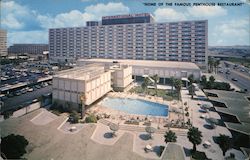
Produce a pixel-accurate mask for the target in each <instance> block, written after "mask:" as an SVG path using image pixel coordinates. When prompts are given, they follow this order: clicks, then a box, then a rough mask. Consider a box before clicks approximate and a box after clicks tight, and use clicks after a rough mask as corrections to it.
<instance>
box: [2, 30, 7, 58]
mask: <svg viewBox="0 0 250 160" xmlns="http://www.w3.org/2000/svg"><path fill="white" fill-rule="evenodd" d="M7 54H8V53H7V31H6V30H3V29H0V56H7Z"/></svg>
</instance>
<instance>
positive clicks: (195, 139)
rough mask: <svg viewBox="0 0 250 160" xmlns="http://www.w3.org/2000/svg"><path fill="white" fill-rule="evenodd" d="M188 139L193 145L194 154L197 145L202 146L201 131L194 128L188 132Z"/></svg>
mask: <svg viewBox="0 0 250 160" xmlns="http://www.w3.org/2000/svg"><path fill="white" fill-rule="evenodd" d="M187 137H188V139H189V141H190V142H191V143H192V144H193V152H196V145H199V144H201V141H202V140H201V137H202V134H201V131H199V129H198V128H196V127H192V128H190V129H189V130H188V133H187Z"/></svg>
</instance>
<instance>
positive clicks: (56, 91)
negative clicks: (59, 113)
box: [52, 64, 132, 109]
mask: <svg viewBox="0 0 250 160" xmlns="http://www.w3.org/2000/svg"><path fill="white" fill-rule="evenodd" d="M131 83H132V68H131V67H130V66H128V65H119V66H115V65H113V66H110V65H102V64H91V65H85V66H84V67H76V68H74V69H69V70H65V71H61V72H59V73H58V74H56V75H54V76H53V96H52V97H53V101H54V102H55V101H56V102H57V103H58V104H62V105H63V106H64V107H68V106H67V105H70V106H71V107H73V108H75V109H79V105H80V104H81V103H83V104H84V105H91V104H92V103H94V102H95V101H96V100H98V99H100V98H101V97H103V96H104V95H105V94H106V93H108V92H109V91H111V90H112V88H113V89H114V90H118V91H123V90H124V89H125V88H126V87H127V86H128V85H130V84H131ZM81 97H83V99H84V100H83V102H82V101H81Z"/></svg>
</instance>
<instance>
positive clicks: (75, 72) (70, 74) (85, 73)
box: [54, 64, 105, 80]
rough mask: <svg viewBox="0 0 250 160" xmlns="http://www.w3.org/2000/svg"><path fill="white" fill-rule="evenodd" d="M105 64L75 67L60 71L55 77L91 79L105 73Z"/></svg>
mask: <svg viewBox="0 0 250 160" xmlns="http://www.w3.org/2000/svg"><path fill="white" fill-rule="evenodd" d="M104 72H105V69H104V66H100V65H95V64H94V65H88V66H84V67H75V68H73V69H68V70H65V71H61V72H58V73H57V74H56V75H54V77H58V78H66V79H75V80H89V79H92V78H95V77H97V76H99V75H100V74H102V73H104Z"/></svg>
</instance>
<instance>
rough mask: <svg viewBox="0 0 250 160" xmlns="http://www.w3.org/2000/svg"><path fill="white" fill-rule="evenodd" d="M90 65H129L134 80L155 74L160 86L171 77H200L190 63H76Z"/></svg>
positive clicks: (114, 61)
mask: <svg viewBox="0 0 250 160" xmlns="http://www.w3.org/2000/svg"><path fill="white" fill-rule="evenodd" d="M92 63H99V64H106V65H112V64H116V65H119V64H121V65H123V64H126V65H129V66H131V67H132V75H133V78H134V79H135V80H142V79H143V78H142V77H143V75H149V76H153V75H155V74H157V75H158V76H159V77H160V82H159V83H160V84H166V83H167V80H168V79H169V78H171V77H174V78H178V79H181V78H188V76H189V75H191V74H193V75H194V78H195V79H196V80H199V79H200V77H201V70H200V68H199V67H198V66H197V65H196V64H195V63H190V62H172V61H150V60H125V59H119V60H113V59H81V60H78V61H77V65H78V66H83V65H87V64H92Z"/></svg>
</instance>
